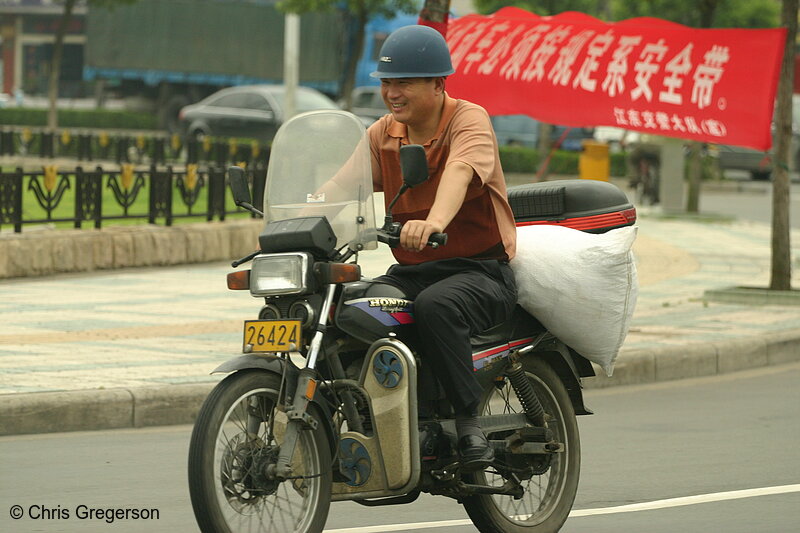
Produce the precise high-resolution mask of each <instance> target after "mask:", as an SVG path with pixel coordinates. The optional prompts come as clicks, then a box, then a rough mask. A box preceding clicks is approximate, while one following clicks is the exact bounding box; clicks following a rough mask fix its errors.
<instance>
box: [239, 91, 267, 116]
mask: <svg viewBox="0 0 800 533" xmlns="http://www.w3.org/2000/svg"><path fill="white" fill-rule="evenodd" d="M245 103H246V104H247V106H246V107H247V109H257V110H259V111H270V112H271V111H272V106H271V105H269V102H268V101H267V99H266V98H264V97H263V96H261V95H260V94H254V93H251V94H248V95H247V98H246V100H245Z"/></svg>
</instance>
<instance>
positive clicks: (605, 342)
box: [511, 225, 639, 376]
mask: <svg viewBox="0 0 800 533" xmlns="http://www.w3.org/2000/svg"><path fill="white" fill-rule="evenodd" d="M636 232H637V228H636V227H634V226H627V227H624V228H619V229H615V230H612V231H609V232H607V233H602V234H592V233H585V232H583V231H579V230H575V229H571V228H565V227H561V226H549V225H533V226H523V227H519V228H517V255H516V257H515V258H514V259H513V260H512V261H511V267H512V269H513V270H514V274H515V276H516V279H517V290H518V291H519V304H520V305H521V306H522V307H523V308H524V309H525V310H526V311H528V312H529V313H530V314H532V315H533V316H534V317H536V318H537V319H538V320H539V322H541V323H542V325H544V326H545V327H546V328H547V329H548V330H549V331H550V332H551V333H552V334H553V335H555V336H556V337H558V338H559V339H561V340H562V341H563V342H564V343H565V344H566V345H567V346H569V347H570V348H572V349H573V350H575V351H577V352H578V353H580V354H581V355H583V356H584V357H586V358H587V359H589V360H590V361H593V362H595V363H597V364H598V365H600V366H601V367H602V368H603V370H605V372H606V374H608V375H609V376H611V374H612V373H613V371H614V360H615V359H616V358H617V354H618V353H619V350H620V348H621V347H622V343H623V341H624V340H625V336H626V335H627V334H628V327H629V326H630V321H631V317H632V316H633V309H634V307H635V306H636V296H637V294H638V289H639V283H638V279H637V276H636V264H635V262H634V258H633V252H631V246H632V245H633V241H634V239H635V238H636Z"/></svg>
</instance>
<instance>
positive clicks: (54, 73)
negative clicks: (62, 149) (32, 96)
mask: <svg viewBox="0 0 800 533" xmlns="http://www.w3.org/2000/svg"><path fill="white" fill-rule="evenodd" d="M73 7H75V0H66V1H65V2H64V14H63V15H61V20H59V21H58V29H57V30H56V40H55V42H54V43H53V60H52V61H51V62H50V79H49V80H48V90H47V98H48V101H49V109H48V112H47V127H48V128H50V129H55V128H57V127H58V79H59V77H60V74H61V56H62V55H63V53H64V35H65V34H66V33H67V27H68V26H69V22H70V19H72V8H73Z"/></svg>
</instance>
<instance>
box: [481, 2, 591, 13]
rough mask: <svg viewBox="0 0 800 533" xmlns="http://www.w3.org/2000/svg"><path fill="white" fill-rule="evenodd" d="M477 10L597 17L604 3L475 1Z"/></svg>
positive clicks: (484, 11) (482, 11) (483, 11)
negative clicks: (515, 9)
mask: <svg viewBox="0 0 800 533" xmlns="http://www.w3.org/2000/svg"><path fill="white" fill-rule="evenodd" d="M474 4H475V9H477V10H478V12H480V13H483V14H489V13H494V12H495V11H497V10H498V9H501V8H503V7H509V6H511V7H518V8H520V9H524V10H526V11H530V12H532V13H536V14H537V15H542V16H544V15H557V14H559V13H563V12H564V11H581V12H583V13H588V14H590V15H595V16H597V15H598V14H599V12H600V10H601V6H602V4H604V2H598V1H597V0H516V1H515V0H474Z"/></svg>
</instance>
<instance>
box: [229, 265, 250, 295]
mask: <svg viewBox="0 0 800 533" xmlns="http://www.w3.org/2000/svg"><path fill="white" fill-rule="evenodd" d="M228 288H229V289H230V290H232V291H246V290H248V289H250V271H249V270H237V271H236V272H231V273H230V274H228Z"/></svg>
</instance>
